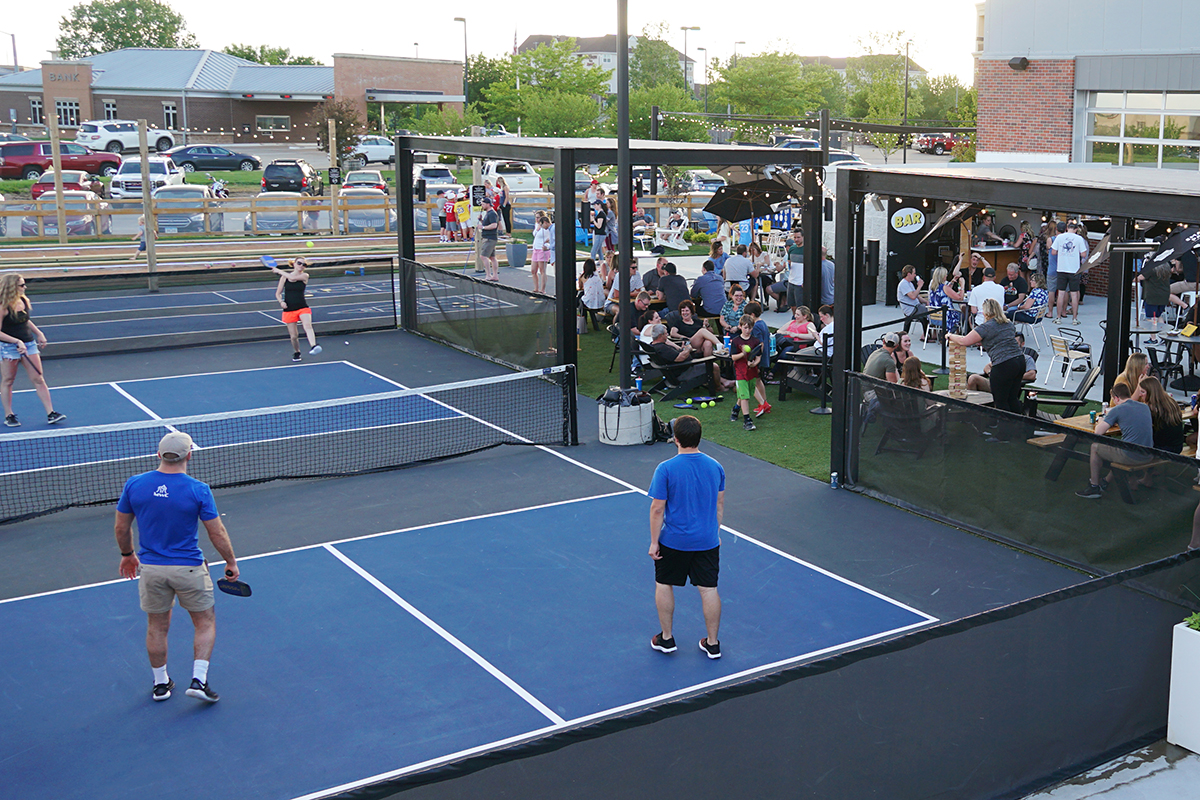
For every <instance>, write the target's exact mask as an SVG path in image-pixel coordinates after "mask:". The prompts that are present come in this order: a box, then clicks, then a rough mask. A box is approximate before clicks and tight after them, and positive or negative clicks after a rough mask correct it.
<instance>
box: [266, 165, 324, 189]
mask: <svg viewBox="0 0 1200 800" xmlns="http://www.w3.org/2000/svg"><path fill="white" fill-rule="evenodd" d="M262 190H263V191H264V192H299V193H300V194H307V195H309V196H311V197H316V196H317V195H320V194H321V193H322V192H323V191H324V190H325V186H324V184H323V183H322V182H321V173H319V172H317V170H316V169H315V168H314V167H313V165H312V164H309V163H308V162H307V161H305V160H304V159H302V158H281V159H277V160H275V161H272V162H271V163H270V164H267V168H266V169H265V170H263V177H262Z"/></svg>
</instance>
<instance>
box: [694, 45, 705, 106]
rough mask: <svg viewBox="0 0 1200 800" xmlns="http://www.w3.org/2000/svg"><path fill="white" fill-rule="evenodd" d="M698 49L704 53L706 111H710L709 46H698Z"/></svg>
mask: <svg viewBox="0 0 1200 800" xmlns="http://www.w3.org/2000/svg"><path fill="white" fill-rule="evenodd" d="M696 49H697V50H698V51H700V52H702V53H704V113H705V114H707V113H708V48H707V47H697V48H696Z"/></svg>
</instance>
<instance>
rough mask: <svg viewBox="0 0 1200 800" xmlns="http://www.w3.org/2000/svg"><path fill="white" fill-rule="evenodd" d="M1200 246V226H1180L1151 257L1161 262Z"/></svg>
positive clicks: (1156, 262) (1155, 261) (1156, 261)
mask: <svg viewBox="0 0 1200 800" xmlns="http://www.w3.org/2000/svg"><path fill="white" fill-rule="evenodd" d="M1196 247H1200V228H1182V227H1181V228H1178V229H1176V231H1175V232H1174V233H1172V234H1171V235H1170V236H1168V237H1167V240H1166V241H1165V242H1163V243H1162V245H1161V246H1160V247H1159V248H1158V252H1157V253H1155V254H1154V256H1153V257H1152V258H1151V259H1150V260H1151V261H1153V262H1154V263H1155V264H1160V263H1162V262H1163V261H1167V260H1169V259H1172V258H1178V257H1179V256H1181V255H1183V254H1184V253H1187V252H1189V251H1191V250H1194V249H1195V248H1196Z"/></svg>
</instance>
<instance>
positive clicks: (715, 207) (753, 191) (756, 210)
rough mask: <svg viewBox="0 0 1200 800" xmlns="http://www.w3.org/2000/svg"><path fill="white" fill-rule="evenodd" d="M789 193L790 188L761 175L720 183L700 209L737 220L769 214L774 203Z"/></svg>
mask: <svg viewBox="0 0 1200 800" xmlns="http://www.w3.org/2000/svg"><path fill="white" fill-rule="evenodd" d="M790 196H791V192H790V191H789V189H788V188H787V187H786V186H784V185H783V184H782V183H780V182H778V181H774V180H767V179H765V178H764V179H761V180H757V181H752V182H750V183H735V184H731V185H727V186H722V187H721V188H720V189H718V190H717V191H716V192H715V193H714V194H713V196H712V199H711V200H709V201H708V205H706V206H704V210H705V211H707V212H708V213H710V214H713V215H715V216H718V217H721V218H722V219H727V220H729V221H730V222H741V221H742V220H744V219H753V218H754V217H768V216H770V215H771V214H773V213H774V212H775V209H774V207H775V206H777V205H779V204H780V203H784V202H787V200H788V198H789V197H790Z"/></svg>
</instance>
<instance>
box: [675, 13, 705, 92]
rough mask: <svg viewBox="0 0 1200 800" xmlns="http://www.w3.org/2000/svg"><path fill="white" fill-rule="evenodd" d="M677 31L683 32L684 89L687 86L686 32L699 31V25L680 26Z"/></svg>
mask: <svg viewBox="0 0 1200 800" xmlns="http://www.w3.org/2000/svg"><path fill="white" fill-rule="evenodd" d="M679 30H681V31H683V88H685V89H686V88H687V85H688V79H687V59H688V54H687V35H688V31H698V30H700V26H699V25H680V26H679Z"/></svg>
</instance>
